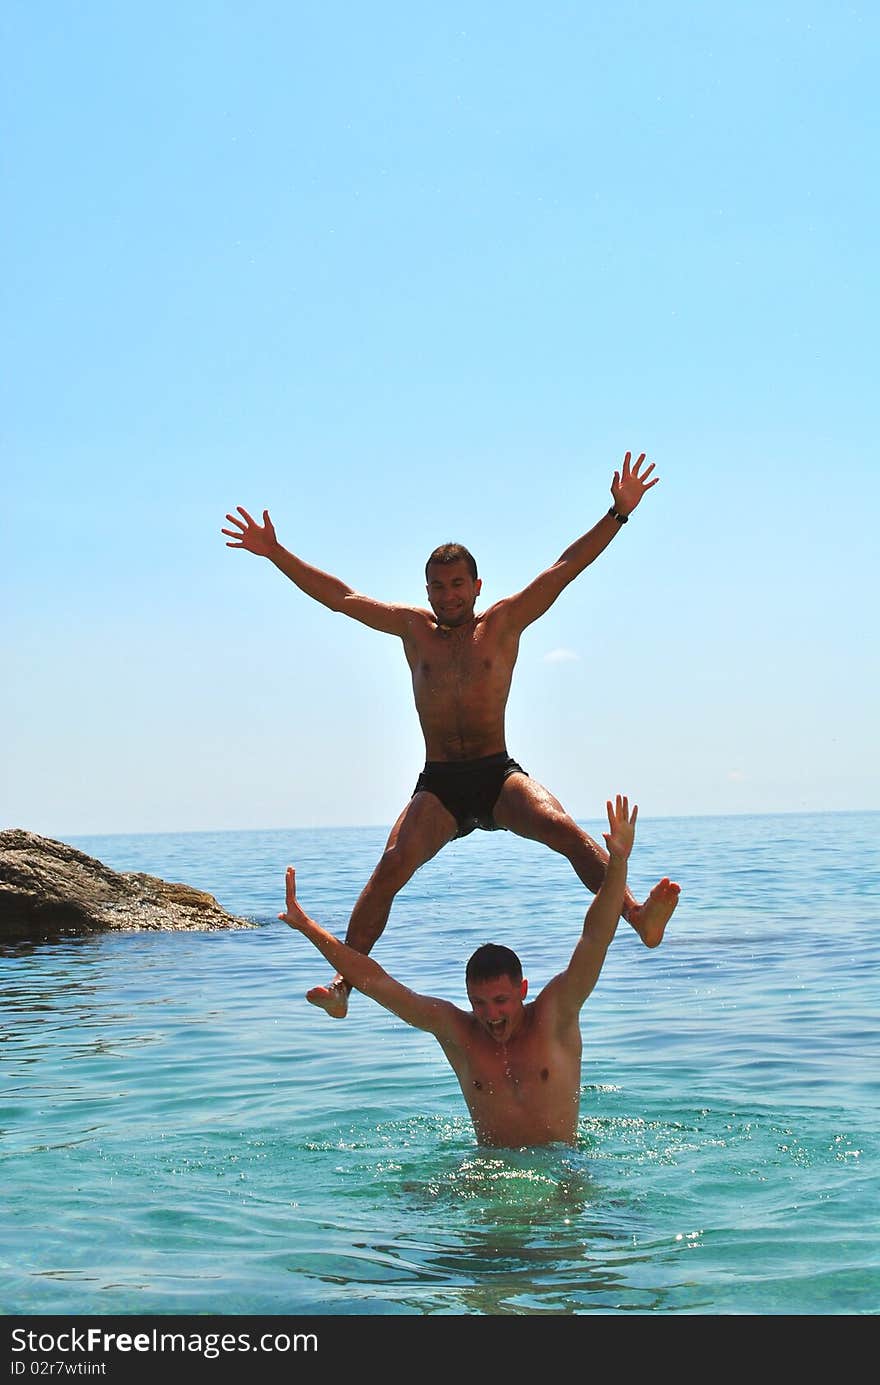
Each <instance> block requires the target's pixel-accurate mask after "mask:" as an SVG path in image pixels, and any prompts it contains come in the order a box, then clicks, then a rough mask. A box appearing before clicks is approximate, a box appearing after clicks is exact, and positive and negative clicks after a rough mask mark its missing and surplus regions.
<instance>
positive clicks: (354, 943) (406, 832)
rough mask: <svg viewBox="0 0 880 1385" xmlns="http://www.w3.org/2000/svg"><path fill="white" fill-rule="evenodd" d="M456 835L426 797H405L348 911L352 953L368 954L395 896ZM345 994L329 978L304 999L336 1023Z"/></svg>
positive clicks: (344, 986)
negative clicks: (408, 798) (356, 897)
mask: <svg viewBox="0 0 880 1385" xmlns="http://www.w3.org/2000/svg"><path fill="white" fill-rule="evenodd" d="M456 831H457V825H456V821H455V818H454V817H453V816H452V814H451V813H448V812H447V811H446V809H445V808H444V807H443V804H442V803H441V802H440V800H439V798H435V797H434V795H433V794H432V793H424V792H422V793H417V794H416V795H415V796H414V797H413V798H411V799H410V801H409V803H408V804H407V805H406V807H405V808H404V810H403V812H402V813H401V814H400V817H399V818H398V819H397V822H396V823H395V824H394V826H393V827H392V829H391V834H390V836H389V838H388V841H387V843H386V845H385V850H384V852H383V853H382V857H381V860H380V861H379V864H378V865H377V866H376V869H375V870H374V871H373V874H372V875H371V876H370V878H369V880H368V881H367V883H366V885H365V886H364V888H363V889H362V890H361V893H360V896H359V898H358V901H357V903H356V904H355V906H354V909H353V910H352V914H351V918H350V919H349V921H348V929H347V931H346V934H345V941H346V942H347V943H348V945H349V947H353V948H355V949H356V950H357V951H358V952H370V951H371V950H372V948H373V947H374V945H375V943H376V941H377V940H378V939H379V938H380V937H381V936H382V932H383V930H384V928H385V925H386V923H387V922H388V915H389V914H390V912H391V905H392V904H393V903H394V897H395V895H396V894H397V893H398V892H399V891H400V890H402V889H403V887H404V885H405V884H406V883H407V881H408V880H410V879H412V877H413V875H415V873H416V871H417V870H418V869H419V867H420V866H423V865H424V864H425V862H426V861H430V859H431V857H432V856H436V855H437V852H438V851H439V850H440V849H441V847H444V846H445V845H446V843H447V842H450V841H451V840H452V838H453V837H454V836H455V834H456ZM350 991H351V987H350V986H349V984H348V982H347V981H346V980H345V978H344V977H343V976H335V977H334V978H333V980H332V981H331V983H330V985H329V986H314V987H313V988H312V990H310V991H308V992H307V993H306V999H307V1000H309V1001H311V1003H312V1005H319V1006H320V1007H321V1009H323V1010H326V1011H327V1013H328V1015H332V1016H333V1018H334V1019H342V1018H343V1016H344V1015H345V1014H346V1013H347V1012H348V996H349V992H350Z"/></svg>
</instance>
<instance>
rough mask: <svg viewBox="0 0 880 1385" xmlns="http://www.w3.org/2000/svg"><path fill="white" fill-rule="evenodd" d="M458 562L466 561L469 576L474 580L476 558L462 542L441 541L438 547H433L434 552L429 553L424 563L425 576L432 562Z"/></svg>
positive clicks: (475, 578)
mask: <svg viewBox="0 0 880 1385" xmlns="http://www.w3.org/2000/svg"><path fill="white" fill-rule="evenodd" d="M458 562H463V563H467V565H468V572H469V573H470V574H471V577H472V578H473V580H474V581H475V582H476V580H477V563H476V559H475V558H474V555H473V553H469V552H468V550H467V549H466V548H465V546H464V544H463V543H441V545H440V547H439V548H435V549H434V552H433V553H432V554H431V556H430V558H429V559H428V561H427V562H426V563H425V577H426V578H427V576H428V568H429V567H430V566H431V564H432V563H441V564H443V565H444V566H445V564H446V563H458Z"/></svg>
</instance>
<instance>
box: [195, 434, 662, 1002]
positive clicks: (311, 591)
mask: <svg viewBox="0 0 880 1385" xmlns="http://www.w3.org/2000/svg"><path fill="white" fill-rule="evenodd" d="M644 461H645V455H644V453H642V454H641V455H640V456H639V457H638V458H637V460H636V461H635V463H632V462H631V454H630V453H629V452H627V454H626V456H625V457H624V459H623V466H622V468H621V470H620V471H615V473H614V478H613V480H612V482H611V496H612V500H613V504H612V506H611V508H610V509H609V510H608V511H607V513H606V514H604V515H603V516H602V518H601V519H600V520H599V521H598V523H597V524H595V525H594V526H593V528H592V529H590V530H589V532H588V533H586V534H584V535H582V537H581V538H579V539H576V540H575V542H574V543H573V544H571V546H570V547H569V548H567V549H566V550H565V552H564V553H563V554H562V555H561V556H560V557H559V558H558V559H557V561H556V562H555V563H554V564H553V565H552V567H549V568H547V569H546V571H544V572H542V573H540V574H539V576H537V577H536V578H535V579H534V581H532V582H530V583H529V584H528V586H526V587H524V588H523V589H522V591H520V592H517V593H515V594H514V595H513V596H508V597H504V598H502V599H501V600H500V601H496V602H495V604H494V605H493V606H490V607H489V608H488V610H486V611H482V612H479V613H477V612H475V610H474V607H475V604H476V601H477V597H478V596H479V594H480V588H481V586H482V583H481V581H480V579H479V577H478V576H477V565H476V563H475V561H474V559H473V557H472V555H471V554H470V553H469V552H468V550H467V549H466V548H464V547H462V545H461V544H451V543H448V544H444V545H442V546H441V547H440V548H437V549H435V550H434V552H433V553H432V554H431V556H430V558H429V559H428V562H427V565H426V568H425V577H426V581H427V595H428V604H429V605H430V607H431V609H430V610H429V611H428V610H425V609H424V608H422V607H417V606H402V605H391V604H389V603H386V602H382V601H376V600H374V599H373V598H372V597H368V596H363V595H361V594H360V593H359V592H356V591H354V590H353V589H352V588H351V587H349V586H347V585H346V584H345V583H344V582H342V581H340V579H339V578H338V577H332V576H331V575H330V574H329V573H326V572H322V571H320V569H318V568H315V567H311V566H310V565H309V564H308V563H306V562H304V561H303V560H302V559H301V558H298V557H296V556H295V554H293V553H290V552H288V550H287V549H286V548H283V547H282V546H281V544H280V543H279V542H278V540H277V538H276V536H275V529H274V526H273V524H272V521H271V519H270V518H269V512H268V510H264V511H263V523H262V525H260V524H258V523H257V522H256V520H254V519H252V518H251V516H250V515H249V514H248V512H247V510H244V509H242V507H241V506H237V507H236V508H237V510H238V515H232V514H228V515H227V516H226V518H227V520H228V521H229V522H230V524H232V525H234V526H235V527H234V528H232V529H223V530H222V531H221V532H222V533H223V534H225V535H227V536H228V540H229V542H228V543H227V545H226V546H227V548H244V549H246V550H247V551H248V552H249V553H254V554H256V555H257V556H258V557H262V558H268V559H269V561H270V562H271V563H273V564H274V565H275V567H277V568H278V570H279V571H280V572H282V573H283V574H284V575H285V577H289V578H290V580H291V581H292V582H293V583H294V584H295V585H296V586H297V587H299V589H300V591H303V592H305V594H306V596H310V597H311V598H312V599H313V600H314V601H319V602H320V603H321V604H322V605H323V606H327V607H328V608H329V609H330V610H331V611H340V612H342V613H343V614H344V615H348V616H351V617H352V618H353V619H354V620H358V621H360V622H361V623H362V624H364V625H368V626H369V627H370V628H371V629H373V630H378V631H380V632H381V633H383V634H386V635H396V636H397V637H398V638H399V639H400V640H401V641H402V642H403V649H404V653H405V655H406V658H407V662H408V664H409V667H410V672H411V675H412V685H413V694H414V697H415V704H416V711H417V713H418V717H419V722H420V723H421V728H422V732H423V734H424V738H425V756H426V763H425V767H424V769H423V771H422V773H421V774H420V775H419V778H418V781H417V783H416V786H415V789H414V791H413V795H412V797H411V798H410V800H409V802H408V803H407V805H406V807H405V808H404V809H403V812H402V813H401V814H400V816H399V817H398V819H397V821H396V822H395V824H394V826H393V827H392V829H391V833H390V835H389V837H388V841H387V843H386V846H385V850H384V852H383V853H382V857H381V859H380V861H379V863H378V865H377V866H376V868H375V870H374V871H373V874H372V875H371V876H370V879H369V880H368V881H367V884H366V885H365V886H364V888H363V890H362V891H361V894H360V896H359V898H358V900H357V903H356V904H355V907H354V910H353V911H352V914H351V918H350V919H349V923H348V930H347V932H346V935H345V940H346V943H347V944H348V945H349V946H350V947H352V948H354V950H355V951H357V952H362V953H369V952H370V950H371V949H372V947H373V946H374V944H375V943H376V940H377V939H378V938H379V937H380V936H381V934H382V931H383V929H384V928H385V924H386V923H387V921H388V915H389V913H390V911H391V905H392V903H393V901H394V897H395V895H396V894H397V893H398V891H399V890H401V889H402V888H403V886H404V885H405V884H406V883H407V881H408V880H410V879H411V878H412V876H413V875H414V874H415V872H416V871H417V870H418V869H419V867H420V866H423V865H424V864H425V862H426V861H429V860H431V858H432V857H433V856H436V854H437V852H438V851H440V850H441V848H442V847H444V846H445V845H446V844H447V842H450V841H452V839H453V838H454V837H464V836H467V834H468V833H469V832H472V831H473V830H474V829H475V828H477V827H479V828H482V829H483V830H484V831H490V832H491V831H494V830H495V829H497V828H502V829H505V830H506V831H508V832H515V833H517V835H518V836H520V837H527V838H529V839H531V840H533V841H538V842H542V843H543V844H544V845H545V846H549V847H550V848H551V849H552V850H553V851H558V852H559V853H560V854H561V855H563V856H565V857H566V858H567V859H568V860H569V861H570V862H571V865H572V868H573V869H574V871H575V872H576V874H577V875H578V877H579V878H580V880H581V881H582V882H583V883H584V885H586V887H587V889H589V890H591V891H592V893H593V894H595V893H596V891H597V890H598V889H599V887H600V885H601V884H602V881H603V879H604V876H605V868H606V865H607V861H608V856H607V853H606V852H605V851H603V850H602V848H601V847H600V846H599V844H598V843H597V842H595V841H593V839H592V837H590V836H588V835H587V833H586V832H584V830H583V829H582V828H581V827H579V826H578V825H577V823H576V822H575V821H574V819H573V818H572V817H570V816H569V814H568V813H567V812H566V811H565V809H564V808H563V807H562V805H561V803H559V802H558V800H557V799H555V798H554V797H553V795H552V794H550V793H549V792H548V791H547V789H545V788H543V787H542V785H541V784H539V783H537V781H536V780H534V779H532V778H531V777H530V776H529V775H528V774H527V773H526V771H525V770H524V769H523V768H522V766H521V765H519V764H517V762H516V761H515V760H513V759H512V758H511V757H510V755H509V754H508V751H507V743H506V740H505V733H504V714H505V709H506V707H507V699H508V695H509V693H510V683H511V678H512V676H513V669H514V665H515V664H516V659H517V654H518V652H519V640H520V636H521V635H522V632H523V631H524V630H525V629H526V627H527V626H529V625H531V624H532V623H533V622H534V621H536V620H538V619H539V618H540V617H541V616H542V615H544V613H545V612H546V611H547V610H549V608H550V607H551V606H552V605H553V602H554V601H555V600H556V598H557V597H558V596H559V595H560V593H561V592H562V591H563V590H564V589H565V588H566V587H567V586H568V584H569V583H570V582H572V581H574V579H575V577H577V576H579V574H580V573H581V572H583V570H584V568H586V567H588V566H589V565H590V563H592V562H593V561H594V560H595V559H596V558H598V556H599V554H600V553H602V552H603V551H604V549H606V548H607V547H608V545H609V543H611V541H612V539H614V537H615V536H616V535H617V534H618V533H619V532H620V529H621V528H622V526H623V525H624V524H626V523H627V521H628V519H629V517H630V515H631V514H632V512H633V510H634V509H635V508H636V506H637V505H638V504H639V502H640V501H641V499H642V497H643V496H644V494H645V492H646V491H648V490H650V489H651V487H652V486H655V485H656V484H657V481H658V480H659V477H656V476H655V477H653V479H649V478H650V477H651V472H652V471H653V470H654V463H653V462H651V463H650V465H648V466H647V467H645V468H644V470H642V466H643V463H644ZM239 516H240V518H239ZM677 903H678V887H677V886H674V887H670V882H669V881H668V880H665V881H662V880H661V881H660V882H659V884H657V885H655V886H654V888H653V890H651V892H650V894H649V895H648V897H647V899H645V900H644V901H643V902H642V903H639V902H638V901H637V900H636V899H635V897H634V896H633V894H632V893H631V891H630V890H629V889H627V890H626V891H625V893H624V897H623V904H622V915H623V917H624V918H625V919H626V920H627V922H628V923H630V924H631V925H632V927H633V928H634V929H635V930H636V932H637V933H638V934H639V937H640V938H641V939H642V941H643V942H644V943H645V945H646V946H647V947H656V946H657V945H658V943H659V942H660V941H661V939H662V937H663V932H664V929H665V928H666V924H667V923H668V921H669V918H670V916H671V914H672V911H673V910H674V909H675V906H676V904H677ZM350 989H351V987H350V985H349V984H348V982H347V981H346V980H345V979H344V978H343V977H342V976H341V975H337V976H336V977H334V979H333V980H332V982H331V983H330V985H329V986H316V987H314V988H313V989H312V990H310V991H309V992H308V995H307V998H308V1000H310V1001H311V1003H312V1004H313V1005H319V1006H321V1007H322V1008H323V1009H325V1010H326V1011H327V1013H328V1014H329V1015H332V1016H334V1017H337V1018H339V1017H342V1016H343V1015H345V1014H346V1012H347V1009H348V995H349V991H350Z"/></svg>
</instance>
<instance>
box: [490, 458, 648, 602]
mask: <svg viewBox="0 0 880 1385" xmlns="http://www.w3.org/2000/svg"><path fill="white" fill-rule="evenodd" d="M631 459H632V453H630V452H627V454H626V456H625V457H624V459H623V466H622V468H621V470H620V471H615V473H614V477H613V479H612V482H611V497H612V500H613V501H614V503H613V505H612V506H611V508H610V509H609V510H608V511H607V513H606V514H604V515H603V516H602V518H601V519H600V520H599V522H598V524H594V525H593V527H592V529H590V530H589V532H588V533H586V534H582V535H581V537H580V538H579V539H575V541H574V543H573V544H570V545H569V547H568V548H566V550H565V552H564V553H562V554H560V556H559V557H558V558H557V560H556V562H555V563H554V564H553V566H552V567H548V568H547V569H546V571H545V572H542V573H540V574H539V576H537V577H536V578H535V580H534V581H533V582H530V583H529V585H528V586H527V587H524V588H523V590H522V591H521V592H517V593H516V595H515V596H510V597H507V598H505V599H504V600H502V601H500V602H499V603H498V606H499V607H501V608H503V612H504V615H505V618H506V619H509V620H510V621H511V622H512V624H513V625H514V626H515V627H516V629H517V630H524V629H525V628H526V626H527V625H531V624H532V622H533V621H535V620H538V618H539V617H540V616H542V615H543V614H544V612H545V611H548V610H549V609H550V607H551V606H552V605H553V602H554V601H555V600H556V598H557V597H558V596H559V594H560V592H562V591H564V590H565V588H566V587H567V586H568V584H569V583H570V582H573V581H574V579H575V578H576V577H578V576H580V574H581V573H582V572H583V570H584V568H586V567H589V566H590V563H592V562H593V561H594V560H595V559H596V558H598V556H599V554H600V553H603V552H604V551H605V549H606V548H607V547H608V545H609V543H610V542H611V540H612V539H613V538H614V536H615V534H616V533H617V532H618V531H619V530H620V529H621V528H622V526H623V525H624V524H625V523H626V521H627V520H628V519H629V517H630V515H631V514H632V512H633V510H634V509H635V508H636V506H637V505H638V503H639V501H640V500H641V498H642V496H643V495H644V494H645V492H646V491H649V490H650V489H651V487H652V486H656V484H657V482H658V481H659V480H660V477H659V476H655V477H653V479H651V480H649V479H648V478H649V477H650V475H651V472H652V471H653V470H654V463H653V462H650V463H649V464H648V466H646V467H645V469H644V471H642V470H641V467H642V464H643V462H644V460H645V454H644V452H642V453H640V455H639V456H638V457H637V458H636V460H635V462H632V461H631Z"/></svg>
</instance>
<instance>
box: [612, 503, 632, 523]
mask: <svg viewBox="0 0 880 1385" xmlns="http://www.w3.org/2000/svg"><path fill="white" fill-rule="evenodd" d="M608 513H609V515H610V516H611V518H612V519H616V520H617V523H618V524H626V523H627V521H628V519H629V515H622V514H621V513H620V511H619V510H615V508H614V506H613V505H612V506H611V509H610V510H609V511H608Z"/></svg>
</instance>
